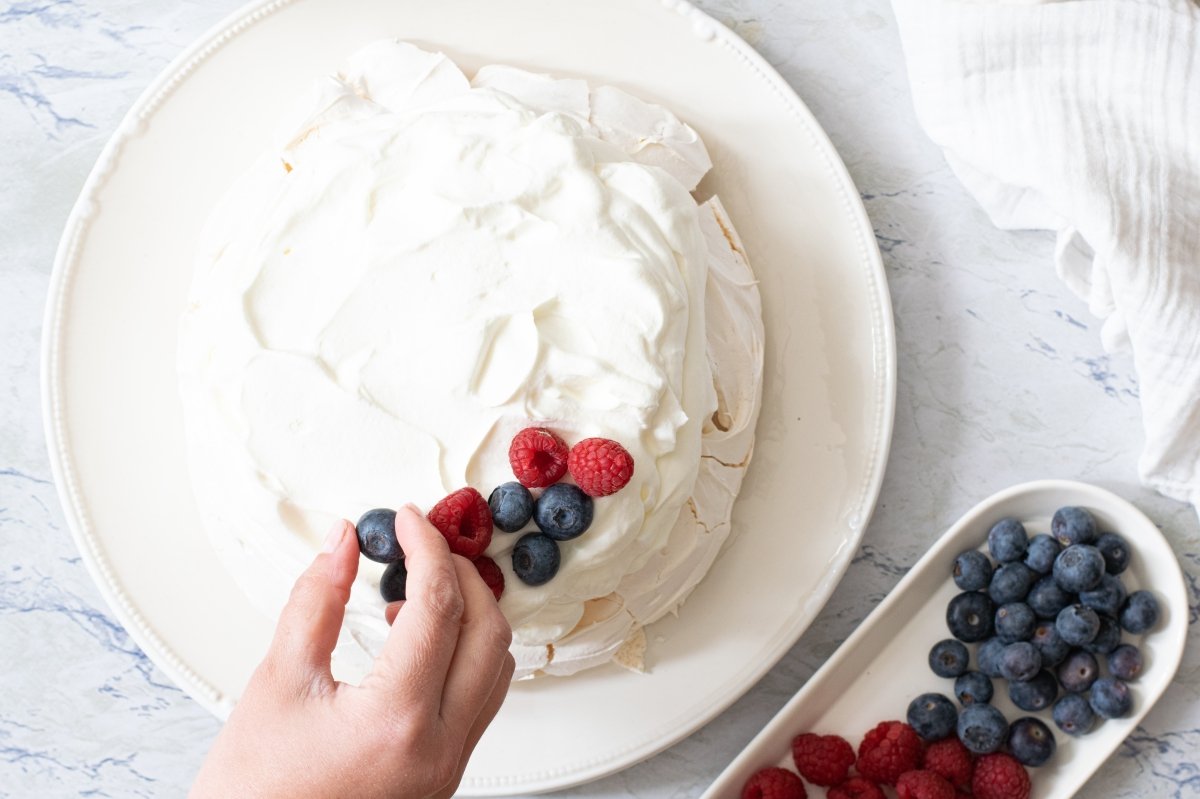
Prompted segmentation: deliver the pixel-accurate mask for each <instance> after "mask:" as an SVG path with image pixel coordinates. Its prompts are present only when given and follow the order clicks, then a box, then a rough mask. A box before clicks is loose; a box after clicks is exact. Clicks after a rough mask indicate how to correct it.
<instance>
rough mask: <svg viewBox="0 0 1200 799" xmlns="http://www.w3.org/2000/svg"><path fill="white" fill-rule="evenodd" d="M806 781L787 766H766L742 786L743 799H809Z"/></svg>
mask: <svg viewBox="0 0 1200 799" xmlns="http://www.w3.org/2000/svg"><path fill="white" fill-rule="evenodd" d="M807 797H808V792H807V791H805V790H804V783H803V782H801V781H800V778H799V777H797V776H796V775H795V774H793V773H792V772H790V771H788V770H787V769H785V768H777V767H774V766H772V767H771V768H764V769H761V770H759V771H757V772H755V773H754V776H752V777H751V778H750V779H749V780H747V781H746V784H745V786H744V787H743V788H742V799H807Z"/></svg>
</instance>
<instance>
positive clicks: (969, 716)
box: [958, 704, 1008, 755]
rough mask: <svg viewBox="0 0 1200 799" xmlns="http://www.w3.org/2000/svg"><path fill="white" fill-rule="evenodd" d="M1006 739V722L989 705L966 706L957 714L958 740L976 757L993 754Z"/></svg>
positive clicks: (1001, 715) (1002, 716)
mask: <svg viewBox="0 0 1200 799" xmlns="http://www.w3.org/2000/svg"><path fill="white" fill-rule="evenodd" d="M1007 737H1008V722H1007V721H1005V720H1004V714H1003V713H1001V712H1000V711H999V710H997V709H996V708H994V707H992V706H991V705H984V704H974V705H967V706H966V707H964V708H963V709H962V712H961V713H959V714H958V740H960V741H962V742H963V746H965V747H967V749H969V750H971V751H972V752H974V753H975V754H977V755H986V754H988V753H990V752H995V751H996V750H997V749H999V748H1000V747H1001V746H1003V745H1004V741H1005V739H1006V738H1007Z"/></svg>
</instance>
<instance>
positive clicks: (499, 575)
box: [475, 555, 504, 602]
mask: <svg viewBox="0 0 1200 799" xmlns="http://www.w3.org/2000/svg"><path fill="white" fill-rule="evenodd" d="M475 569H476V571H478V572H479V576H480V577H482V578H483V581H484V582H485V583H487V587H488V588H490V589H492V595H493V596H495V597H496V601H497V602H499V601H500V596H501V595H502V594H503V593H504V572H502V571H500V567H499V566H497V565H496V561H494V560H492V559H491V558H489V557H488V556H487V555H480V556H479V557H478V558H477V559H476V560H475Z"/></svg>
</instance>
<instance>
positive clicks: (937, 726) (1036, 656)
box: [909, 506, 1159, 766]
mask: <svg viewBox="0 0 1200 799" xmlns="http://www.w3.org/2000/svg"><path fill="white" fill-rule="evenodd" d="M1050 532H1051V534H1050V535H1046V534H1039V535H1035V536H1033V537H1032V538H1031V537H1029V535H1028V534H1027V533H1026V531H1025V527H1024V526H1023V525H1022V524H1021V523H1020V522H1019V521H1017V520H1016V519H1012V518H1006V519H1001V520H1000V521H999V522H997V523H996V524H995V525H994V526H993V527H992V528H991V530H990V531H989V533H988V551H989V552H990V553H991V556H992V558H995V561H996V563H995V564H993V562H992V560H991V558H989V557H988V556H987V555H986V554H984V553H983V552H981V551H979V550H969V551H967V552H963V553H962V554H960V555H959V556H958V557H957V558H956V559H955V561H954V582H955V584H956V585H957V586H958V587H959V588H960V589H962V591H963V593H960V594H958V595H957V596H955V597H954V599H952V600H951V601H950V604H949V606H948V607H947V609H946V624H947V626H948V627H949V628H950V633H951V635H953V636H954V638H953V639H946V640H944V641H940V642H938V643H937V644H935V645H934V647H933V649H932V650H931V651H930V653H929V665H930V668H932V669H933V671H934V673H935V674H937V675H938V676H940V677H947V678H952V679H954V693H955V696H956V697H957V698H958V701H959V703H960V704H961V705H962V711H961V712H958V711H957V709H956V708H955V706H954V703H953V702H952V701H951V700H950V699H949V698H947V697H945V696H943V695H941V694H923V695H922V696H919V697H917V698H916V699H915V700H913V702H912V704H911V705H910V706H909V724H910V725H912V726H913V727H914V728H915V729H916V730H917V732H918V734H920V735H921V736H922V737H923V738H926V739H927V740H933V739H934V738H936V737H938V736H939V735H944V736H949V735H952V734H955V733H957V735H958V738H959V739H960V740H961V741H962V742H963V744H964V745H965V746H966V747H967V748H968V749H970V750H971V751H972V752H975V753H977V754H983V753H987V752H994V751H997V750H999V749H1000V748H1002V747H1004V746H1006V745H1007V747H1008V750H1009V752H1010V753H1011V754H1012V755H1013V756H1014V757H1016V758H1017V759H1018V760H1020V761H1021V762H1022V763H1023V764H1025V765H1027V766H1040V765H1042V764H1043V763H1045V762H1046V761H1047V760H1049V759H1050V757H1051V756H1052V755H1053V754H1054V750H1055V745H1056V744H1055V739H1054V734H1053V733H1052V732H1051V731H1050V728H1049V727H1047V726H1046V724H1044V723H1043V722H1042V721H1041V720H1040V719H1037V718H1035V717H1033V716H1028V717H1025V718H1021V719H1018V720H1017V721H1015V722H1013V724H1012V725H1011V726H1010V725H1009V724H1008V722H1007V720H1006V719H1005V718H1004V715H1003V714H1002V713H1001V712H1000V711H999V710H997V709H996V708H994V707H992V705H991V704H990V702H991V700H992V695H993V684H992V679H993V678H1003V679H1004V680H1005V681H1007V690H1008V696H1009V699H1011V700H1012V703H1013V704H1014V705H1016V706H1017V707H1018V708H1020V709H1021V710H1025V711H1029V712H1037V711H1044V710H1047V709H1050V710H1051V715H1052V718H1053V720H1054V723H1055V725H1057V726H1058V728H1059V729H1060V730H1062V731H1063V732H1065V733H1067V734H1068V735H1072V736H1080V735H1085V734H1087V733H1088V732H1090V731H1091V730H1092V728H1093V727H1094V726H1095V724H1096V721H1097V718H1102V719H1105V718H1120V717H1122V716H1126V715H1128V714H1129V712H1130V710H1131V709H1132V706H1133V698H1132V695H1131V692H1130V689H1129V686H1128V684H1127V683H1128V681H1130V680H1135V679H1137V677H1138V675H1139V674H1140V673H1141V670H1142V654H1141V652H1140V650H1139V649H1138V648H1137V647H1136V646H1134V645H1132V644H1128V643H1122V642H1121V633H1122V631H1125V632H1128V633H1131V634H1134V635H1139V634H1141V633H1145V632H1147V631H1149V630H1151V629H1152V628H1153V627H1154V626H1155V625H1156V624H1157V623H1158V617H1159V607H1158V602H1157V600H1156V599H1155V598H1154V595H1153V594H1151V593H1150V592H1149V591H1134V592H1133V593H1130V594H1127V592H1126V590H1125V586H1124V585H1123V584H1122V583H1121V578H1120V575H1121V573H1122V572H1124V571H1125V569H1126V568H1127V567H1128V566H1129V558H1130V552H1129V545H1128V544H1127V543H1126V541H1125V539H1124V538H1122V537H1121V536H1120V535H1118V534H1116V533H1099V531H1098V530H1097V527H1096V520H1095V518H1094V517H1093V516H1092V515H1091V514H1090V513H1089V512H1088V511H1087V510H1086V509H1085V508H1079V507H1074V506H1071V507H1064V508H1059V509H1058V510H1057V511H1056V512H1055V513H1054V517H1053V519H1052V520H1051V527H1050ZM965 644H979V647H978V651H977V653H976V664H977V669H978V670H974V671H973V670H970V653H969V652H968V650H967V647H966V646H965ZM1102 661H1103V662H1106V665H1107V671H1108V676H1101V662H1102ZM1060 688H1061V690H1062V695H1061V697H1060Z"/></svg>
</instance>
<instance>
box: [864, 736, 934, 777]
mask: <svg viewBox="0 0 1200 799" xmlns="http://www.w3.org/2000/svg"><path fill="white" fill-rule="evenodd" d="M921 748H922V747H921V739H920V738H919V737H917V733H916V732H915V731H914V730H913V728H912V727H910V726H908V725H907V724H905V723H903V722H900V721H882V722H880V723H879V724H878V725H876V726H875V728H874V729H873V730H871V731H870V732H868V733H867V734H866V736H865V737H864V738H863V740H862V743H861V744H859V745H858V770H859V773H861V774H862V775H863V776H864V777H866V778H867V779H869V780H871V781H872V782H879V783H884V784H885V785H895V784H896V781H897V780H899V779H900V775H901V774H903V773H904V772H906V771H913V770H915V769H916V768H917V766H918V765H919V764H920V762H921Z"/></svg>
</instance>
